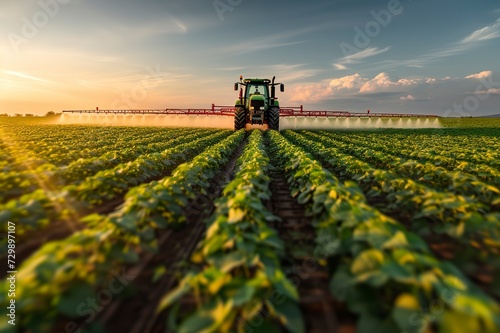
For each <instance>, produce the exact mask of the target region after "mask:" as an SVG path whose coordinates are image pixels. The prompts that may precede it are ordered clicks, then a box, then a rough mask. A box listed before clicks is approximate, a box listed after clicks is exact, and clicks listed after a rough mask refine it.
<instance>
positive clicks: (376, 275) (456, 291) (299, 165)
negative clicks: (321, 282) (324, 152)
mask: <svg viewBox="0 0 500 333" xmlns="http://www.w3.org/2000/svg"><path fill="white" fill-rule="evenodd" d="M269 136H270V139H271V142H272V145H273V156H276V157H277V158H278V159H279V161H280V162H281V165H282V167H283V168H284V170H285V172H286V175H287V176H288V182H289V184H290V186H291V190H292V193H293V194H294V195H297V196H298V198H299V201H300V202H302V203H304V204H307V207H308V210H309V213H310V214H311V215H312V216H313V225H314V226H315V228H316V230H317V236H318V246H322V245H321V238H322V237H324V236H325V235H327V236H330V237H332V238H333V239H335V240H336V241H337V242H338V244H337V246H335V247H333V248H331V249H330V251H329V252H328V253H329V254H330V257H329V259H330V260H329V262H330V264H331V267H330V269H331V270H333V271H334V275H333V278H332V280H331V289H332V292H333V294H334V295H335V296H336V297H337V298H338V299H339V300H344V301H345V302H346V303H347V306H348V308H349V310H350V311H352V312H354V313H356V314H358V315H359V320H358V325H357V331H358V332H426V331H429V330H430V329H431V327H435V326H437V329H438V331H439V332H458V331H466V332H478V333H479V332H496V331H497V330H498V329H499V328H500V307H499V306H498V304H496V303H495V302H494V301H493V300H492V299H490V298H489V297H488V296H487V295H485V294H484V293H483V292H482V291H480V290H479V289H478V288H477V287H475V286H474V285H472V284H471V283H470V282H469V281H468V280H467V279H466V278H465V277H464V276H463V275H462V274H461V272H460V271H459V270H458V269H456V267H454V266H453V265H452V264H449V263H447V262H441V261H439V260H437V259H436V258H434V257H433V255H432V253H431V252H430V251H429V250H428V248H427V246H426V244H425V242H424V241H423V240H422V239H421V238H419V237H418V236H417V235H415V234H413V233H412V232H409V231H407V230H406V229H405V228H404V227H403V226H402V225H401V224H399V223H397V222H396V221H395V220H393V219H391V218H389V217H387V216H385V215H383V214H382V213H380V212H379V211H378V210H376V209H374V208H373V207H371V206H369V205H368V204H367V201H366V199H365V197H364V196H363V194H362V192H361V190H360V189H359V188H358V187H357V185H356V184H355V183H354V182H350V181H348V182H345V183H341V182H339V180H338V179H337V178H336V177H335V176H334V175H333V174H332V173H330V172H329V171H326V170H325V169H323V167H322V165H321V164H320V163H319V162H318V161H316V160H315V159H314V158H313V157H312V156H311V155H309V154H307V153H306V152H305V151H304V150H302V149H301V148H299V147H297V146H296V145H294V144H291V143H290V142H289V141H287V140H286V139H285V138H284V137H283V136H281V135H279V134H278V133H276V132H271V133H269ZM286 136H287V137H290V138H294V140H293V141H295V142H296V143H298V144H299V145H300V146H303V147H305V148H304V149H307V150H309V151H310V152H314V153H316V152H320V151H321V150H320V149H321V148H319V147H318V146H315V145H313V142H311V141H309V140H307V139H305V138H304V137H300V136H298V135H297V134H294V133H287V135H286ZM337 162H338V161H337ZM336 165H338V164H336ZM434 304H439V306H440V309H439V311H436V312H433V311H431V310H432V307H433V306H434ZM429 309H431V310H429Z"/></svg>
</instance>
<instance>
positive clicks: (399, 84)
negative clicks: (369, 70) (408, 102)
mask: <svg viewBox="0 0 500 333" xmlns="http://www.w3.org/2000/svg"><path fill="white" fill-rule="evenodd" d="M421 81H422V80H417V79H394V78H392V77H390V76H389V75H388V74H387V73H380V74H378V75H377V76H375V77H374V78H373V79H371V80H368V81H367V82H366V83H365V84H364V85H363V86H362V87H361V89H360V90H359V91H360V92H363V93H375V92H390V91H401V90H404V89H406V88H407V87H408V86H411V85H416V84H419V83H420V82H421Z"/></svg>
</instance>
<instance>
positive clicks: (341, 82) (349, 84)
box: [328, 73, 367, 90]
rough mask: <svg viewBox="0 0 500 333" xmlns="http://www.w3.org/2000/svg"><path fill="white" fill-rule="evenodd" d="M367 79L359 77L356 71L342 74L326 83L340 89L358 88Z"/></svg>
mask: <svg viewBox="0 0 500 333" xmlns="http://www.w3.org/2000/svg"><path fill="white" fill-rule="evenodd" d="M366 81H367V79H365V78H363V77H361V75H359V74H358V73H356V74H354V75H348V76H344V77H341V78H338V79H333V80H331V81H330V83H329V84H328V86H329V87H331V88H333V89H336V90H342V89H360V88H361V87H362V86H363V85H364V84H365V83H366Z"/></svg>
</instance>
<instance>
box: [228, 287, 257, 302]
mask: <svg viewBox="0 0 500 333" xmlns="http://www.w3.org/2000/svg"><path fill="white" fill-rule="evenodd" d="M255 290H256V289H255V287H254V286H251V285H248V284H246V285H243V286H242V287H241V288H238V289H237V290H236V293H235V294H234V295H233V296H232V300H233V303H234V305H235V306H241V305H243V304H245V303H247V302H249V301H250V300H251V299H252V297H253V295H254V294H255Z"/></svg>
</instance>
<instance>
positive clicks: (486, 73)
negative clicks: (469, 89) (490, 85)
mask: <svg viewBox="0 0 500 333" xmlns="http://www.w3.org/2000/svg"><path fill="white" fill-rule="evenodd" d="M492 75H493V74H492V73H491V71H482V72H481V73H477V74H471V75H468V76H466V77H465V78H466V79H477V80H481V79H487V78H490V77H491V76H492Z"/></svg>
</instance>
